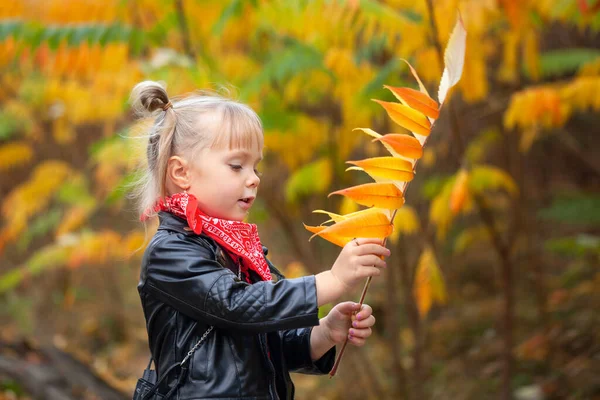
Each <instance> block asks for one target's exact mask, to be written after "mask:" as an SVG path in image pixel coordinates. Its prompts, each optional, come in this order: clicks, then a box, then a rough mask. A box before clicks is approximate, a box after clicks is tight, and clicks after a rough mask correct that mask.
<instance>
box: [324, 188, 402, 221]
mask: <svg viewBox="0 0 600 400" xmlns="http://www.w3.org/2000/svg"><path fill="white" fill-rule="evenodd" d="M333 194H340V195H342V196H347V197H350V198H351V199H352V200H354V201H355V202H357V203H358V204H362V205H364V206H367V207H380V208H387V209H391V210H394V209H396V208H400V207H402V205H403V204H404V196H403V195H402V192H401V191H400V189H398V187H397V186H396V185H395V184H393V183H389V182H382V183H366V184H364V185H358V186H352V187H349V188H347V189H342V190H338V191H336V192H333V193H330V194H329V196H331V195H333ZM350 219H352V218H350ZM345 221H347V220H345ZM345 221H341V222H345Z"/></svg>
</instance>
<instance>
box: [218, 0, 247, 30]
mask: <svg viewBox="0 0 600 400" xmlns="http://www.w3.org/2000/svg"><path fill="white" fill-rule="evenodd" d="M244 3H246V1H244V0H233V1H230V2H229V4H227V6H225V7H224V8H223V11H222V12H221V15H220V16H219V19H218V20H217V22H215V24H214V25H213V27H212V29H211V31H212V34H213V35H221V34H222V33H223V30H224V29H225V26H226V25H227V23H228V22H229V20H231V19H232V18H237V17H239V16H240V15H241V14H242V10H243V9H244Z"/></svg>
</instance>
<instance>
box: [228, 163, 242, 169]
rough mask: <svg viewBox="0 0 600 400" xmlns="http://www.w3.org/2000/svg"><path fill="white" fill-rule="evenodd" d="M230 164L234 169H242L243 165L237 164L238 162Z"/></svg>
mask: <svg viewBox="0 0 600 400" xmlns="http://www.w3.org/2000/svg"><path fill="white" fill-rule="evenodd" d="M229 166H230V167H231V169H232V170H234V171H241V169H242V166H241V165H236V164H229Z"/></svg>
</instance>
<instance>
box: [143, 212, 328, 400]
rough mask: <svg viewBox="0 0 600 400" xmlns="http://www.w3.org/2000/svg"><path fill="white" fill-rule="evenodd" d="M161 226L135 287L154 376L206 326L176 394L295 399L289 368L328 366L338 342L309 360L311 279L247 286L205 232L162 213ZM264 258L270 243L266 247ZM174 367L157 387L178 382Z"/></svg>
mask: <svg viewBox="0 0 600 400" xmlns="http://www.w3.org/2000/svg"><path fill="white" fill-rule="evenodd" d="M159 220H160V224H159V228H158V231H157V233H156V234H155V235H154V237H153V238H152V240H151V241H150V243H149V245H148V247H147V248H146V251H145V253H144V256H143V260H142V269H141V275H140V282H139V285H138V291H139V294H140V298H141V301H142V307H143V309H144V315H145V317H146V327H147V330H148V339H149V344H150V350H151V352H152V356H153V357H154V360H155V363H156V366H157V372H158V375H159V376H160V374H161V372H162V371H165V370H167V369H168V368H169V367H170V366H171V365H173V364H174V363H178V362H180V361H181V360H183V358H184V357H185V355H186V354H187V352H188V351H189V350H190V349H191V348H192V347H193V346H194V344H195V343H196V342H197V341H198V340H199V338H200V337H201V336H202V334H203V333H204V332H205V331H206V330H207V329H208V327H209V326H211V325H212V326H214V330H213V332H211V333H210V334H209V335H208V337H207V338H206V340H205V342H203V344H202V345H201V346H200V347H199V348H198V350H196V352H195V353H194V355H193V357H192V358H191V363H190V365H189V371H188V373H187V377H184V380H183V384H182V385H181V386H180V387H179V389H178V390H177V396H175V397H174V398H177V399H208V398H210V399H247V400H251V399H252V400H254V399H256V400H259V399H260V400H263V399H265V400H266V399H282V400H283V399H292V398H293V397H294V385H293V383H292V381H291V379H290V375H289V372H290V371H291V372H301V373H308V374H324V373H327V372H329V371H330V369H331V368H332V366H333V361H334V358H335V347H334V348H332V349H331V350H330V351H329V352H327V353H326V354H325V355H324V356H323V357H322V358H321V359H319V360H317V361H316V362H313V361H312V360H311V357H310V334H311V331H312V327H313V326H315V325H318V324H319V318H318V310H317V297H316V287H315V278H314V276H309V277H302V278H297V279H282V278H283V276H282V275H281V273H280V272H279V271H277V270H276V269H275V267H273V265H272V264H271V263H270V262H268V261H267V262H268V263H269V266H270V268H271V272H272V275H273V276H274V281H275V280H276V279H277V277H278V278H279V280H277V281H275V282H263V281H258V280H259V279H258V277H257V276H254V278H256V283H253V284H248V283H246V282H244V281H241V280H239V279H238V277H237V272H238V270H237V268H238V267H237V266H236V265H235V264H234V263H233V262H232V261H231V259H230V258H229V257H228V256H226V255H225V253H224V252H223V251H222V250H221V248H220V247H219V246H218V245H217V244H216V243H215V242H214V241H213V240H212V239H210V238H208V237H206V236H203V235H196V234H195V233H194V232H192V231H190V230H189V228H187V222H186V221H185V220H183V219H181V218H178V217H176V216H174V215H172V214H169V213H166V212H160V213H159ZM263 250H264V253H265V255H266V254H267V249H266V248H264V247H263ZM178 375H179V369H175V370H174V371H173V373H172V376H169V377H168V379H166V382H165V385H164V386H163V387H162V388H160V392H161V393H163V394H164V393H166V392H167V391H168V390H169V388H168V387H167V386H173V385H175V383H176V381H177V379H178V378H179V376H178Z"/></svg>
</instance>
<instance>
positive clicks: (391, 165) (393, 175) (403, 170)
mask: <svg viewBox="0 0 600 400" xmlns="http://www.w3.org/2000/svg"><path fill="white" fill-rule="evenodd" d="M346 163H347V164H352V165H356V166H357V167H360V168H361V169H363V170H364V171H365V172H366V173H368V174H369V175H371V176H378V177H381V178H385V179H391V180H395V181H402V182H409V181H411V180H412V179H413V178H414V176H415V174H414V173H413V165H412V163H411V162H410V161H407V160H403V159H401V158H396V157H373V158H367V159H365V160H360V161H346Z"/></svg>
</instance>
